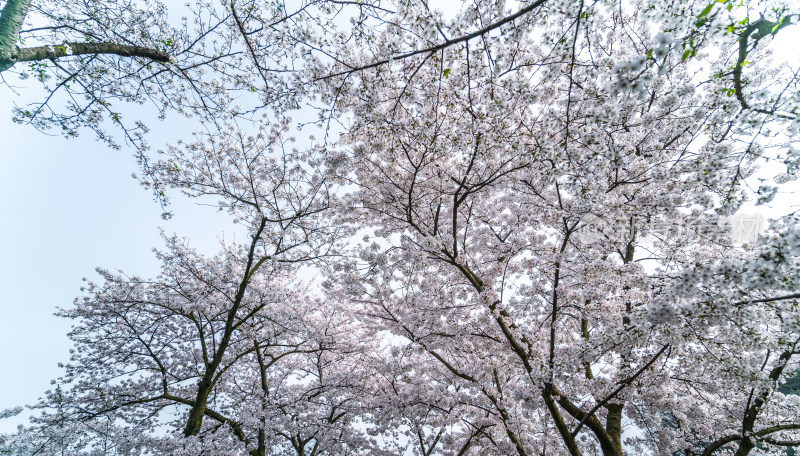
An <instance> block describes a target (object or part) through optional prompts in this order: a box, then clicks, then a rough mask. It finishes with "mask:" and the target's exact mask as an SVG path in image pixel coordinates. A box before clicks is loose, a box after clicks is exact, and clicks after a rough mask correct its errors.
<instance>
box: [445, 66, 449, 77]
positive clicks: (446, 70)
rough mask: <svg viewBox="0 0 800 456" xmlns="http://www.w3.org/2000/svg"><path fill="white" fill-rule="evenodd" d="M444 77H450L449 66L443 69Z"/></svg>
mask: <svg viewBox="0 0 800 456" xmlns="http://www.w3.org/2000/svg"><path fill="white" fill-rule="evenodd" d="M444 77H446V78H449V77H450V68H445V69H444Z"/></svg>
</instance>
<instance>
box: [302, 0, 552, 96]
mask: <svg viewBox="0 0 800 456" xmlns="http://www.w3.org/2000/svg"><path fill="white" fill-rule="evenodd" d="M545 2H547V0H537V1H535V2H533V3H531V4H530V5H528V6H526V7H525V8H522V9H521V10H519V11H517V12H516V13H514V14H512V15H510V16H506V17H504V18H502V19H500V20H499V21H497V22H492V23H491V24H489V25H487V26H486V27H484V28H482V29H480V30H476V31H474V32H472V33H470V34H468V35H463V36H460V37H458V38H453V39H450V40H447V41H444V42H442V43H439V44H437V45H435V46H431V47H428V48H425V49H419V50H416V51H411V52H406V53H405V54H400V55H394V56H391V57H389V58H388V59H384V60H379V61H377V62H373V63H370V64H368V65H364V66H360V67H355V68H351V69H349V70H346V71H340V72H338V73H334V74H329V75H327V76H322V77H320V78H317V79H316V81H322V80H325V79H330V78H335V77H337V76H345V75H348V74H352V73H356V72H358V71H364V70H368V69H370V68H375V67H379V66H381V65H385V64H387V63H389V62H393V61H395V60H403V59H407V58H409V57H413V56H415V55H420V54H427V53H433V52H436V51H440V50H442V49H444V48H447V47H450V46H452V45H454V44H458V43H463V42H465V41H469V40H471V39H473V38H477V37H479V36H481V35H484V34H486V33H489V32H491V31H492V30H494V29H496V28H500V27H502V26H503V25H505V24H508V23H509V22H512V21H514V20H515V19H517V18H519V17H521V16H524V15H526V14H528V13H530V12H531V11H533V10H535V9H536V8H538V7H540V6H542V5H543V4H544V3H545Z"/></svg>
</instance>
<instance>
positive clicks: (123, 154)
mask: <svg viewBox="0 0 800 456" xmlns="http://www.w3.org/2000/svg"><path fill="white" fill-rule="evenodd" d="M26 95H28V96H29V92H24V91H23V92H21V97H25V96H26ZM15 99H17V97H15V96H13V95H12V96H9V94H8V92H7V91H5V90H4V91H2V92H0V100H2V102H0V138H3V143H2V144H0V220H2V222H0V310H2V313H1V314H0V392H2V393H0V410H3V409H5V408H9V407H13V406H18V405H24V404H30V403H33V402H35V401H36V400H37V398H38V397H40V396H41V394H42V393H43V392H44V391H45V390H47V389H48V388H49V387H50V380H51V379H54V378H56V377H57V376H58V375H59V374H60V372H59V369H58V368H57V363H58V362H64V361H67V360H68V358H69V347H70V344H69V340H68V339H67V336H66V334H67V331H68V330H69V327H70V324H71V322H70V321H67V320H65V319H63V318H58V317H55V316H54V315H53V312H54V311H55V309H56V308H57V307H68V306H70V305H71V304H72V301H73V299H74V298H75V297H77V296H79V295H80V287H81V285H82V281H81V278H82V277H88V278H89V279H97V278H98V275H97V274H96V273H95V272H94V269H95V268H96V267H98V266H101V267H104V268H108V269H123V270H125V271H127V272H130V273H135V274H138V275H142V276H152V275H155V274H156V273H157V272H158V267H159V264H158V263H157V262H156V261H155V258H154V255H153V252H152V249H153V247H160V246H161V245H163V243H162V242H161V238H160V234H159V229H158V227H159V226H162V227H163V228H164V229H165V230H166V231H167V232H168V233H172V232H177V233H178V234H180V235H181V236H187V237H189V238H190V240H191V244H192V245H193V246H195V247H197V248H199V249H200V250H201V251H203V252H206V253H213V252H215V251H216V249H217V248H218V246H219V241H220V240H221V239H222V238H223V236H228V239H231V237H232V236H234V234H233V231H234V229H233V226H232V224H231V223H230V222H229V220H228V218H227V217H226V216H225V215H224V214H219V213H217V212H216V211H215V209H214V208H211V207H208V206H199V205H197V204H195V203H194V202H191V201H187V200H186V199H185V198H180V197H179V196H178V194H177V193H176V194H175V195H174V196H175V198H174V200H175V201H174V202H175V204H174V205H173V206H174V208H173V209H174V214H175V216H174V217H173V219H172V220H170V221H167V222H165V221H164V220H162V218H161V208H160V206H159V205H158V204H157V203H155V202H154V201H153V197H152V194H151V193H150V192H149V191H148V190H146V189H144V188H143V187H141V186H140V185H139V184H138V182H137V181H135V180H134V179H133V178H132V177H131V173H132V172H135V171H137V168H136V161H135V159H134V157H133V155H132V152H131V151H130V150H127V149H123V150H121V151H115V150H111V149H109V148H107V147H105V146H104V145H103V144H101V143H99V142H97V141H95V139H94V137H93V136H92V134H91V133H90V132H85V133H84V134H83V135H81V136H80V137H79V138H78V139H71V140H67V139H64V138H63V137H58V136H56V137H53V136H46V135H44V134H42V133H40V132H37V131H36V130H35V129H33V128H32V127H30V126H23V125H15V124H13V123H12V122H11V105H12V103H13V101H14V100H15ZM153 126H154V127H155V128H154V129H153V133H154V135H153V137H152V143H153V144H154V145H157V144H159V145H160V144H163V143H164V142H165V141H167V140H173V141H175V140H176V139H177V138H179V137H186V136H188V135H189V134H190V133H191V131H192V130H191V124H190V123H189V122H187V121H185V120H182V119H179V118H178V117H177V116H172V117H170V118H168V119H167V123H166V124H162V123H160V122H159V121H155V123H153ZM167 127H169V128H167ZM176 127H177V128H176ZM18 421H19V420H15V419H8V420H1V421H0V432H9V431H11V430H12V429H13V428H14V427H15V426H16V423H17V422H18Z"/></svg>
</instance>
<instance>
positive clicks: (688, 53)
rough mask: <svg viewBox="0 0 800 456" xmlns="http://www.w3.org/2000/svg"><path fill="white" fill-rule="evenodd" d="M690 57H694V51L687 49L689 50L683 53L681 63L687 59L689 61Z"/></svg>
mask: <svg viewBox="0 0 800 456" xmlns="http://www.w3.org/2000/svg"><path fill="white" fill-rule="evenodd" d="M690 55H692V50H691V49H687V50H685V51H683V55H682V56H681V62H683V61H685V60H686V59H688V58H689V56H690Z"/></svg>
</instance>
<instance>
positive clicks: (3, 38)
mask: <svg viewBox="0 0 800 456" xmlns="http://www.w3.org/2000/svg"><path fill="white" fill-rule="evenodd" d="M30 6H31V0H8V1H7V2H6V6H4V7H3V10H2V11H0V72H2V71H5V70H7V69H9V68H11V67H12V66H13V65H14V62H15V61H16V58H15V57H14V54H15V53H16V51H17V40H18V39H19V29H20V28H21V27H22V22H24V21H25V15H26V14H28V8H29V7H30Z"/></svg>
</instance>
